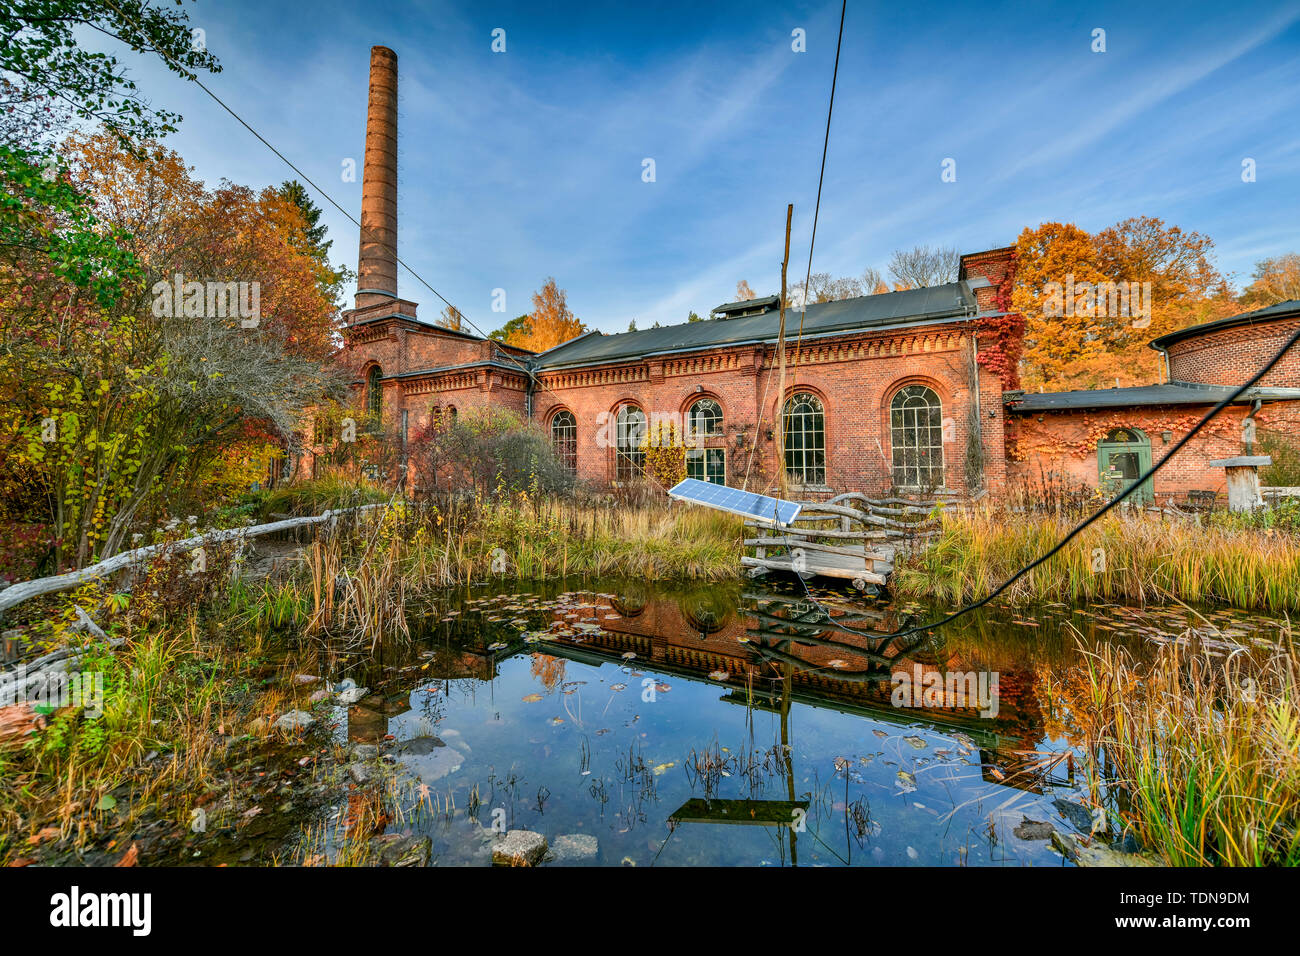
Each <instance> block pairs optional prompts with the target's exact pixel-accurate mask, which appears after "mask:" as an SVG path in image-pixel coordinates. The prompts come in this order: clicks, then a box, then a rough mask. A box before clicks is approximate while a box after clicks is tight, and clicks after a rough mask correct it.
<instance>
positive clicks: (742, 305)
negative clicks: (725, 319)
mask: <svg viewBox="0 0 1300 956" xmlns="http://www.w3.org/2000/svg"><path fill="white" fill-rule="evenodd" d="M780 305H781V297H780V296H779V295H768V296H764V297H763V298H761V299H739V300H737V301H736V302H724V303H722V305H719V306H716V307H715V308H714V309H713V311H714V312H723V313H727V312H749V311H751V310H753V309H768V308H773V309H775V308H778V307H779V306H780Z"/></svg>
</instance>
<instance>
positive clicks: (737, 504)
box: [668, 478, 801, 524]
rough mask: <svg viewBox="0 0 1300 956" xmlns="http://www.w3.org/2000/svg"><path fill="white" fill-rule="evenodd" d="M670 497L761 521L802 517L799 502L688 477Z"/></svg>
mask: <svg viewBox="0 0 1300 956" xmlns="http://www.w3.org/2000/svg"><path fill="white" fill-rule="evenodd" d="M668 497H670V498H677V499H678V500H680V501H689V502H691V503H692V504H697V505H706V506H708V507H710V508H717V509H718V510H720V511H730V512H731V513H732V514H738V515H744V516H745V517H747V518H755V519H757V520H759V521H769V522H777V523H779V524H789V523H790V522H791V521H793V520H794V519H795V518H797V517H798V516H799V509H800V507H801V506H800V505H799V504H797V503H795V502H793V501H783V500H781V499H780V498H770V497H768V496H767V495H758V494H755V493H754V492H752V491H741V490H740V489H739V488H728V487H727V486H726V485H715V484H712V483H711V482H708V481H700V479H698V478H686V479H683V480H682V481H680V482H678V483H677V484H676V485H674V486H673V487H672V488H670V489H669V490H668Z"/></svg>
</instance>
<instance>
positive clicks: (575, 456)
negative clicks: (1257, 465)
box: [309, 47, 1300, 498]
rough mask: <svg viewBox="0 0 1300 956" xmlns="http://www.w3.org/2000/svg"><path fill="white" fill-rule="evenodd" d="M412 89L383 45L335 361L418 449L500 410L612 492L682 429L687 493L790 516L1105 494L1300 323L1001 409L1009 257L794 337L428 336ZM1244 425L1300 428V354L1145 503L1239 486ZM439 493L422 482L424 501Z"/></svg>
mask: <svg viewBox="0 0 1300 956" xmlns="http://www.w3.org/2000/svg"><path fill="white" fill-rule="evenodd" d="M396 88H397V68H396V56H395V55H394V54H393V53H392V52H391V51H389V50H387V49H385V48H383V47H375V48H374V49H373V50H372V55H371V86H370V107H369V114H368V119H367V130H366V153H365V166H364V178H363V189H362V196H363V198H362V215H361V242H360V254H359V268H358V291H357V296H356V308H355V309H352V310H350V311H348V312H346V313H344V320H345V323H346V327H345V329H344V333H343V334H344V340H345V347H344V349H343V351H342V354H341V356H340V361H342V362H344V363H346V365H347V366H348V367H349V368H350V369H352V370H353V371H354V373H355V377H354V380H353V390H354V399H355V402H356V403H357V405H358V407H365V408H367V409H369V410H370V411H371V412H374V413H378V414H379V415H380V417H381V418H382V420H383V421H384V423H385V425H386V427H387V430H388V432H389V434H393V435H397V436H399V437H398V438H397V439H396V441H398V442H400V443H401V446H402V448H403V449H404V448H405V447H406V442H407V439H408V438H410V437H412V436H414V435H416V434H418V433H419V432H420V431H421V430H423V429H424V427H425V426H426V425H427V424H428V423H429V422H430V420H431V418H432V417H433V416H434V415H435V414H439V413H443V414H447V415H452V414H460V413H461V412H464V411H466V410H469V409H475V408H483V407H487V406H493V407H499V408H508V409H511V410H513V411H515V412H517V413H518V414H519V415H521V416H523V417H524V418H526V419H528V420H530V421H532V422H534V423H536V424H537V425H539V426H540V427H541V428H543V429H545V430H546V431H547V433H548V434H549V435H550V437H551V439H552V441H553V443H554V445H555V447H556V449H557V451H558V452H559V453H560V456H561V458H562V459H563V460H565V461H566V462H567V463H568V464H569V465H570V467H571V468H572V469H573V470H574V471H575V473H576V475H577V476H578V477H579V478H580V479H583V480H585V481H587V482H589V483H591V484H593V485H597V486H605V487H608V486H609V485H610V484H611V483H613V482H619V481H625V480H628V479H632V478H635V477H637V476H638V474H639V471H640V466H641V464H642V461H643V452H642V451H641V441H642V438H643V436H645V435H646V433H647V430H649V431H650V432H651V433H652V434H653V433H655V426H656V424H657V423H658V422H666V423H669V424H672V425H673V426H675V428H676V429H677V434H678V435H679V436H681V437H684V438H685V440H686V444H687V445H688V447H689V449H690V450H689V451H688V473H689V474H690V475H692V476H694V477H699V478H703V479H706V480H710V481H716V482H719V483H725V484H729V485H733V486H746V487H748V488H750V489H751V490H758V491H761V490H766V489H770V488H772V487H774V485H775V482H776V478H777V477H778V476H779V473H780V469H781V468H784V470H785V473H786V478H787V481H788V483H789V486H790V487H789V493H790V494H791V495H792V496H794V497H803V498H815V497H824V496H826V495H829V494H831V493H838V492H843V491H850V490H853V491H866V492H869V493H877V494H883V493H885V492H887V491H890V490H896V491H905V492H906V491H920V492H936V491H941V492H953V493H958V494H972V493H974V492H976V491H978V490H980V489H988V490H989V491H991V492H993V493H994V494H998V493H1000V492H1002V491H1003V490H1004V489H1005V488H1006V486H1007V483H1008V481H1009V480H1012V479H1015V478H1018V477H1019V478H1024V477H1026V476H1030V475H1034V474H1035V473H1036V472H1038V473H1046V472H1049V471H1050V472H1052V473H1054V474H1055V475H1057V476H1063V477H1064V478H1066V479H1068V480H1069V481H1071V482H1073V483H1077V484H1083V485H1088V486H1094V487H1095V486H1096V485H1097V483H1098V481H1099V480H1100V478H1101V475H1102V473H1104V472H1108V471H1111V470H1112V469H1113V470H1114V472H1116V473H1119V474H1121V475H1127V476H1129V477H1132V476H1133V475H1136V474H1137V471H1135V470H1134V469H1140V468H1142V467H1144V466H1145V465H1147V464H1149V463H1150V461H1151V460H1152V458H1153V456H1154V457H1155V458H1158V457H1159V455H1160V453H1161V448H1162V447H1164V446H1167V445H1169V444H1171V443H1172V442H1174V441H1176V440H1177V439H1178V438H1179V437H1181V435H1182V434H1184V433H1185V432H1186V430H1187V429H1188V428H1189V427H1190V426H1191V424H1192V423H1194V422H1195V421H1196V420H1197V419H1199V418H1200V417H1201V415H1203V414H1204V412H1205V411H1206V410H1207V409H1208V408H1209V407H1211V406H1212V405H1213V404H1214V403H1215V402H1217V401H1218V400H1220V399H1221V398H1222V397H1223V396H1224V395H1226V394H1227V393H1228V392H1229V391H1230V388H1229V386H1232V385H1235V384H1238V383H1239V382H1241V381H1244V380H1245V379H1247V378H1249V376H1250V375H1251V374H1252V373H1253V372H1254V371H1255V370H1256V369H1257V368H1258V367H1259V366H1260V365H1261V364H1263V362H1264V361H1265V359H1266V358H1267V357H1268V356H1269V355H1271V354H1272V353H1273V352H1274V351H1276V349H1277V348H1278V347H1279V345H1280V344H1281V342H1282V341H1283V340H1284V339H1285V337H1286V336H1287V335H1289V334H1290V333H1291V332H1292V331H1294V329H1295V328H1296V327H1297V325H1300V302H1290V303H1283V304H1282V305H1279V306H1273V307H1270V308H1268V309H1262V310H1259V311H1257V312H1252V313H1248V314H1244V315H1240V316H1235V317H1233V318H1230V319H1224V320H1221V321H1218V322H1212V323H1209V324H1207V325H1203V326H1198V327H1195V328H1192V329H1185V330H1182V331H1180V332H1177V333H1174V334H1172V335H1167V336H1165V337H1163V338H1162V339H1159V340H1157V341H1156V342H1154V343H1152V344H1153V347H1155V348H1157V349H1159V350H1161V351H1162V352H1163V353H1164V354H1165V356H1166V367H1167V370H1168V374H1167V376H1166V378H1167V381H1166V382H1165V383H1164V384H1161V385H1154V386H1147V387H1143V388H1127V389H1108V390H1097V391H1087V392H1062V393H1053V394H1047V395H1043V394H1039V395H1026V394H1024V393H1020V392H1011V393H1005V394H1004V391H1003V381H1002V379H1001V378H1000V376H999V374H998V371H997V369H998V368H999V361H998V359H999V358H1000V356H999V354H998V353H999V349H1001V348H1004V347H1005V342H1000V341H999V336H1000V335H1004V334H1005V328H1006V323H1005V322H1002V321H1000V320H1004V319H1005V318H1006V313H1004V312H1003V311H1001V310H1000V309H999V308H998V303H1001V302H1005V301H1007V295H1006V293H1007V290H1008V289H1009V288H1010V285H1011V283H1012V281H1013V279H1014V268H1015V258H1014V249H1013V248H1010V247H1008V248H1001V249H992V250H988V251H985V252H977V253H971V254H967V255H963V256H962V257H961V267H960V271H959V274H958V277H957V280H956V281H954V282H950V283H947V284H944V285H939V286H934V287H930V288H922V289H912V290H908V291H901V292H887V293H882V294H879V295H870V296H862V297H859V298H853V299H845V300H841V301H837V302H827V303H819V304H814V305H809V306H808V307H807V310H806V312H801V311H799V310H791V309H787V310H786V312H785V314H784V323H785V324H784V334H783V332H782V312H781V309H780V302H779V301H778V297H777V296H769V297H767V298H761V299H750V300H747V301H740V302H730V303H726V304H724V305H720V306H718V307H717V308H715V309H714V310H713V313H712V316H711V318H710V319H709V320H707V321H703V322H695V323H685V324H682V325H675V326H669V327H667V328H657V329H646V330H642V331H635V332H626V333H622V334H616V335H606V334H603V333H600V332H590V333H587V334H586V335H583V336H580V337H579V338H576V339H573V340H571V341H569V342H565V343H564V344H562V345H560V346H558V347H556V348H553V349H551V350H549V351H547V352H544V353H541V354H534V353H531V352H528V351H526V350H524V349H518V348H511V347H509V346H505V345H503V344H501V343H499V342H495V341H493V340H491V339H484V338H480V337H478V336H476V335H470V334H467V333H463V332H459V331H453V330H451V329H446V328H441V327H439V326H436V325H433V324H431V323H429V322H426V321H422V320H421V319H419V318H418V317H417V315H416V305H415V303H414V302H410V301H407V300H403V299H400V298H398V296H397V255H396V237H397V186H396V182H397V179H396V176H397V173H396V169H397V165H396V151H397V119H396V103H397V98H396ZM783 338H784V342H785V363H784V364H785V371H784V386H783V385H782V380H781V375H782V372H781V362H780V352H781V349H780V346H779V343H780V342H781V341H782V339H783ZM1248 414H1250V415H1252V417H1253V418H1254V419H1255V420H1257V421H1258V422H1259V423H1260V425H1261V426H1263V425H1264V424H1265V423H1268V424H1269V425H1277V426H1278V427H1279V428H1280V427H1293V426H1294V420H1295V419H1296V418H1300V354H1293V355H1291V356H1289V357H1288V358H1287V359H1286V360H1285V361H1284V362H1282V363H1281V364H1280V365H1279V366H1278V367H1277V368H1276V369H1275V370H1274V371H1273V372H1272V373H1271V374H1270V375H1269V376H1268V378H1267V379H1265V380H1264V381H1263V382H1261V383H1260V387H1259V388H1257V389H1254V390H1252V392H1251V393H1250V394H1249V395H1246V396H1243V398H1242V399H1241V401H1240V402H1239V403H1238V404H1237V405H1236V407H1234V408H1233V409H1232V410H1231V413H1230V414H1225V415H1223V416H1221V417H1220V419H1219V420H1218V421H1216V422H1215V423H1214V425H1213V426H1212V427H1211V428H1210V429H1208V430H1207V431H1206V432H1205V433H1203V434H1202V435H1200V436H1198V438H1197V440H1196V441H1195V442H1194V443H1193V444H1191V445H1189V446H1188V447H1187V448H1186V449H1185V450H1184V452H1183V453H1181V454H1180V455H1179V457H1178V459H1177V460H1175V461H1173V462H1171V464H1170V467H1169V468H1167V469H1166V471H1164V472H1162V473H1161V474H1160V475H1159V476H1158V477H1157V479H1156V482H1155V487H1154V489H1150V491H1152V492H1154V493H1157V494H1163V493H1166V492H1168V493H1181V492H1184V491H1187V490H1190V489H1219V488H1222V486H1223V482H1224V476H1223V474H1222V470H1221V469H1218V470H1216V469H1214V468H1212V467H1211V466H1210V465H1209V462H1210V461H1211V460H1213V459H1216V458H1222V457H1226V456H1229V455H1232V454H1237V453H1239V452H1240V451H1241V446H1242V438H1243V432H1242V428H1243V425H1242V420H1243V418H1245V417H1246V416H1247V415H1248ZM778 421H781V422H783V423H784V428H785V452H784V461H782V454H781V452H780V451H779V448H780V444H781V443H780V441H779V440H778V435H777V423H778ZM1247 437H1249V436H1247ZM309 465H310V463H309ZM434 480H435V476H419V475H416V476H413V484H414V486H415V487H416V488H419V487H421V486H423V487H428V486H430V485H431V484H432V483H433V481H434ZM1144 494H1147V492H1144ZM1148 496H1149V495H1148Z"/></svg>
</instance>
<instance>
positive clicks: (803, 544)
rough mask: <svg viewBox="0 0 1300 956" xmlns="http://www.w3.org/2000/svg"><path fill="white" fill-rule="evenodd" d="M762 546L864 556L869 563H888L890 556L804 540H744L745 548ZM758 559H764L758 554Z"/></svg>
mask: <svg viewBox="0 0 1300 956" xmlns="http://www.w3.org/2000/svg"><path fill="white" fill-rule="evenodd" d="M755 545H763V546H766V547H765V548H764V550H766V548H777V547H781V548H804V549H806V550H808V551H826V552H829V553H831V554H855V555H864V556H865V557H866V558H867V560H869V561H888V560H889V559H890V554H889V553H888V552H886V551H867V550H865V549H864V548H863V546H862V545H860V544H856V545H849V546H847V547H837V546H836V545H832V544H819V543H817V542H816V541H809V540H807V539H806V538H795V537H782V538H746V539H745V547H753V546H755ZM758 557H760V558H762V557H766V555H763V554H760V555H758Z"/></svg>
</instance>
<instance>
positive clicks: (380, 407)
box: [366, 365, 384, 418]
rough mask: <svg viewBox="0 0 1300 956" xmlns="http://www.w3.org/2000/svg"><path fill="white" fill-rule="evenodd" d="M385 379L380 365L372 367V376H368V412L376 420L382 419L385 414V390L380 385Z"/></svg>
mask: <svg viewBox="0 0 1300 956" xmlns="http://www.w3.org/2000/svg"><path fill="white" fill-rule="evenodd" d="M383 377H384V373H383V371H382V370H381V369H380V368H379V366H378V365H372V366H370V374H369V375H367V376H366V412H367V413H368V414H370V415H372V416H373V417H375V418H382V417H383V414H384V389H383V386H382V385H380V384H379V380H380V379H381V378H383Z"/></svg>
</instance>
